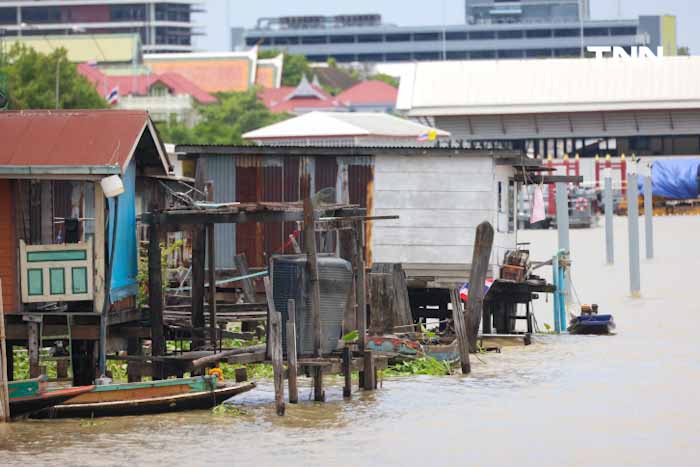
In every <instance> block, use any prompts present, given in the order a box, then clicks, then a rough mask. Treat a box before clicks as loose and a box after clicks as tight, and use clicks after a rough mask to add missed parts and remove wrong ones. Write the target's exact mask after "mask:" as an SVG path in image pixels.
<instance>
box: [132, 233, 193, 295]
mask: <svg viewBox="0 0 700 467" xmlns="http://www.w3.org/2000/svg"><path fill="white" fill-rule="evenodd" d="M184 244H185V241H184V240H176V241H174V242H173V243H171V244H170V245H167V246H166V245H165V243H164V242H161V243H160V264H161V274H162V276H161V277H163V278H166V277H168V276H167V273H166V270H167V268H168V258H169V257H170V255H172V254H173V253H175V251H177V250H179V249H180V248H181V247H182V245H184ZM139 253H140V254H139V266H138V273H137V275H136V280H137V281H138V284H139V291H138V295H137V296H136V304H137V305H138V306H139V307H141V306H143V305H145V304H147V303H148V252H147V251H146V250H144V249H142V250H139ZM167 286H168V282H167V281H166V280H164V281H163V290H162V291H161V293H163V294H165V289H166V288H167Z"/></svg>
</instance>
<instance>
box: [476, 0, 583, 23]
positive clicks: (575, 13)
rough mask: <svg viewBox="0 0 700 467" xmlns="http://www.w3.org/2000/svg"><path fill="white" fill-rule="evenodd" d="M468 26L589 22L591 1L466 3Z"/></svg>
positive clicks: (490, 0)
mask: <svg viewBox="0 0 700 467" xmlns="http://www.w3.org/2000/svg"><path fill="white" fill-rule="evenodd" d="M465 11H466V20H467V21H466V22H467V24H491V23H538V22H540V23H541V22H548V23H567V22H574V21H579V19H584V20H586V19H588V18H589V17H590V6H589V3H588V0H465Z"/></svg>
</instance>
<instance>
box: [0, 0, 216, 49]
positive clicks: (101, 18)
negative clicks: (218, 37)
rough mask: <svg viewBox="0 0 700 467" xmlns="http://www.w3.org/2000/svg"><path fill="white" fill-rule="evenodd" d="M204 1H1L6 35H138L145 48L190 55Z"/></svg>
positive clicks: (1, 22)
mask: <svg viewBox="0 0 700 467" xmlns="http://www.w3.org/2000/svg"><path fill="white" fill-rule="evenodd" d="M202 3H203V2H202V1H201V0H168V1H164V0H141V1H134V0H106V1H95V0H0V30H4V34H5V35H6V36H25V35H26V36H29V35H56V34H97V33H100V34H110V33H137V34H139V35H140V36H141V43H142V44H143V50H144V52H146V53H153V52H190V51H192V50H193V46H192V36H194V35H196V34H197V26H196V25H195V24H194V23H193V21H192V13H194V12H199V11H202V6H201V4H202Z"/></svg>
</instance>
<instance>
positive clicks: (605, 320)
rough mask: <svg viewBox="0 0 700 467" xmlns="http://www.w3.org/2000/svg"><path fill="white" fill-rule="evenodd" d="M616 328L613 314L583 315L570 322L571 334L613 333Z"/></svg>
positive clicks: (569, 329)
mask: <svg viewBox="0 0 700 467" xmlns="http://www.w3.org/2000/svg"><path fill="white" fill-rule="evenodd" d="M614 330H615V321H614V320H613V317H612V315H582V316H577V317H576V318H574V319H572V320H571V322H570V323H569V328H568V331H569V334H598V335H605V334H611V333H612V332H613V331H614Z"/></svg>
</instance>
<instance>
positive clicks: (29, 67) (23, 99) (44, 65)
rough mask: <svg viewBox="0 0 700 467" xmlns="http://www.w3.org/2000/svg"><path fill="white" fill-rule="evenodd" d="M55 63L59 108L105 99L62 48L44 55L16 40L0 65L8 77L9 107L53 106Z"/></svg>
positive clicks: (95, 105) (91, 105) (101, 103)
mask: <svg viewBox="0 0 700 467" xmlns="http://www.w3.org/2000/svg"><path fill="white" fill-rule="evenodd" d="M57 67H58V78H59V80H58V81H59V88H58V89H59V93H58V94H59V96H58V97H59V99H58V107H59V108H61V109H100V108H105V107H107V102H106V101H105V100H104V98H103V97H102V96H100V95H99V94H98V92H97V91H96V90H95V87H94V86H93V85H92V84H91V83H90V82H89V81H88V80H87V79H86V78H85V77H83V76H81V75H80V74H79V73H78V71H77V69H76V67H75V65H74V64H73V63H71V62H70V61H69V60H68V55H67V52H66V50H65V49H63V48H60V49H57V50H54V51H53V52H52V53H50V54H48V55H46V54H42V53H39V52H37V51H36V50H34V49H32V48H29V47H26V46H24V45H22V44H15V45H14V46H13V47H12V49H10V52H9V53H8V54H7V57H6V60H5V62H4V63H3V64H2V65H0V75H4V76H5V77H6V78H7V90H8V93H9V98H10V99H9V108H10V109H54V108H56V72H57Z"/></svg>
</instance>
